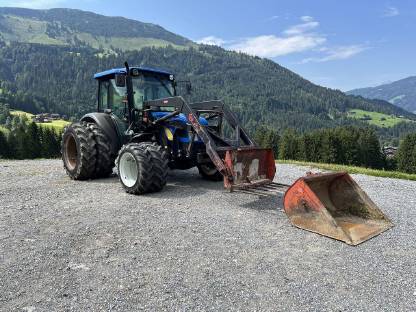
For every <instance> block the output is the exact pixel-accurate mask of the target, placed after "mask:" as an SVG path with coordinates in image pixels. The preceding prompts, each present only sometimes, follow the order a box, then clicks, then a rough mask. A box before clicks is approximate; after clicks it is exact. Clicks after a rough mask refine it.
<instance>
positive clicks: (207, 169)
mask: <svg viewBox="0 0 416 312" xmlns="http://www.w3.org/2000/svg"><path fill="white" fill-rule="evenodd" d="M201 169H202V171H203V172H204V173H205V174H206V175H209V176H213V175H214V174H216V173H217V168H216V167H215V166H211V165H201Z"/></svg>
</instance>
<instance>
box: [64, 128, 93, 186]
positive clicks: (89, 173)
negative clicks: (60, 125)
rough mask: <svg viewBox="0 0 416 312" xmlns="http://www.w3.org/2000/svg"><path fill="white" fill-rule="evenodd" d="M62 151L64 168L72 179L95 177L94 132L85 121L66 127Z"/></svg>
mask: <svg viewBox="0 0 416 312" xmlns="http://www.w3.org/2000/svg"><path fill="white" fill-rule="evenodd" d="M61 153H62V160H63V163H64V168H65V170H66V172H67V174H68V175H69V177H70V178H71V179H73V180H87V179H91V178H93V177H94V173H95V172H94V171H95V165H96V161H97V151H96V147H95V141H94V136H93V133H92V132H91V131H90V130H89V129H88V126H87V124H86V123H85V122H75V123H73V124H71V125H69V126H68V127H66V128H65V130H64V134H63V136H62V146H61Z"/></svg>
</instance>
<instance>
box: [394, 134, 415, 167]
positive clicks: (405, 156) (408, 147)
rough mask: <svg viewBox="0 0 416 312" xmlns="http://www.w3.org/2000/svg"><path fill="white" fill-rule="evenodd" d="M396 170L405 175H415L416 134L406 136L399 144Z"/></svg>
mask: <svg viewBox="0 0 416 312" xmlns="http://www.w3.org/2000/svg"><path fill="white" fill-rule="evenodd" d="M397 158H398V168H399V170H400V171H403V172H407V173H416V133H413V134H408V135H407V136H406V137H405V138H404V140H403V141H402V143H401V144H400V147H399V151H398V156H397Z"/></svg>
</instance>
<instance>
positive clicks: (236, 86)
mask: <svg viewBox="0 0 416 312" xmlns="http://www.w3.org/2000/svg"><path fill="white" fill-rule="evenodd" d="M9 10H11V11H9ZM20 11H21V10H20V9H1V10H0V12H3V13H2V14H3V15H4V16H5V17H4V18H7V14H11V12H14V13H13V14H17V13H16V12H20ZM5 12H9V13H7V14H6V13H5ZM21 12H27V15H28V16H29V17H30V18H29V17H28V16H26V17H25V15H24V14H23V13H21V14H20V16H22V17H21V18H25V21H27V20H28V19H31V18H33V19H34V20H40V19H42V20H47V19H48V18H50V20H53V21H54V23H58V22H59V23H58V24H59V25H61V26H60V27H61V28H62V27H68V28H71V31H72V32H76V33H77V29H78V30H79V29H81V28H82V27H81V26H77V25H79V24H77V23H80V22H81V21H82V20H77V18H78V19H79V18H80V17H79V16H80V15H85V16H92V17H91V19H92V20H97V21H100V23H103V24H105V20H106V19H107V17H103V16H99V15H96V14H93V13H87V12H81V11H76V10H66V9H65V10H63V9H62V10H61V9H56V10H49V11H34V10H22V11H21ZM59 12H60V13H59ZM58 13H59V14H58ZM60 14H61V15H63V16H61V15H60ZM33 16H34V17H33ZM45 16H53V18H52V17H45ZM60 16H61V17H60ZM108 19H109V20H108V24H107V25H103V30H102V31H103V32H100V31H101V30H99V29H97V30H94V29H95V28H94V27H93V28H91V33H93V32H94V31H97V32H96V33H95V35H96V36H101V35H103V36H104V35H106V33H105V32H104V29H107V31H108V35H109V36H112V35H127V34H124V31H122V30H113V29H115V27H113V26H114V23H113V20H112V18H108ZM116 19H118V18H116ZM120 19H121V20H123V21H125V23H133V24H134V23H136V22H135V21H129V20H124V19H122V18H120ZM110 21H111V23H110ZM137 23H138V24H137V25H141V24H142V23H140V22H137ZM88 24H93V23H92V22H91V23H88ZM98 25H99V23H98V22H97V23H96V26H97V27H98ZM144 25H147V24H144ZM104 26H105V27H104ZM77 27H80V28H77ZM155 27H156V26H155ZM157 27H158V26H157ZM121 28H122V27H121ZM121 28H120V29H121ZM26 29H28V27H26ZM82 29H83V30H84V31H85V29H89V28H82ZM126 29H129V28H128V27H127V28H126ZM157 29H159V28H157ZM160 29H161V28H160ZM112 31H114V32H112ZM119 31H120V32H121V33H118V32H119ZM26 32H27V31H26ZM26 32H25V31H22V34H24V33H26ZM139 33H140V34H141V36H142V37H144V35H145V34H146V32H143V33H142V32H141V30H140V29H137V34H139ZM162 33H163V32H162ZM149 36H150V35H149ZM152 36H156V35H155V34H153V35H152ZM161 36H162V35H161ZM166 36H168V34H166ZM104 38H107V37H105V36H104ZM158 38H162V37H158ZM180 38H182V37H178V38H177V40H180ZM165 39H167V38H165ZM165 39H160V40H165ZM158 40H159V39H158ZM169 40H174V39H169ZM182 40H184V41H183V42H182V44H183V45H180V46H179V45H178V44H179V43H181V42H180V41H176V43H173V44H172V45H168V46H165V47H160V46H159V47H144V48H143V47H142V48H140V49H135V50H132V51H126V50H125V49H124V50H123V49H121V47H118V46H117V47H114V46H113V47H112V51H108V50H107V49H106V48H105V47H101V48H99V49H97V48H93V47H91V46H90V45H86V44H80V45H77V44H72V43H71V44H68V45H55V44H36V43H24V42H16V41H15V40H3V42H0V88H1V91H0V102H3V103H8V104H10V106H11V107H13V108H19V109H22V110H25V111H28V112H32V113H37V112H54V113H60V114H64V115H68V116H71V117H74V118H79V117H80V116H81V115H82V114H84V113H86V112H89V111H92V110H94V109H95V107H96V94H97V92H96V83H95V82H94V80H93V79H92V76H93V74H94V73H96V72H99V71H102V70H105V69H108V68H112V67H120V66H122V64H123V63H124V61H126V60H127V61H128V62H129V63H130V64H131V65H145V66H151V67H158V68H163V69H166V70H170V71H172V72H174V73H176V75H177V78H178V79H179V80H184V79H190V80H191V81H192V82H193V89H194V93H193V95H192V100H193V101H199V100H209V99H222V100H224V101H225V102H226V104H228V105H230V106H231V108H232V109H233V110H234V111H236V112H237V114H238V115H239V116H240V118H241V119H242V121H243V123H244V124H245V126H246V127H247V128H248V129H249V130H250V131H254V130H255V129H256V128H257V127H258V126H259V125H266V126H269V127H271V128H273V129H276V130H279V131H280V130H283V129H286V128H295V129H297V130H299V131H301V132H303V131H307V130H311V129H317V128H328V127H336V126H340V125H364V126H366V125H367V124H366V123H364V122H363V121H360V120H354V119H350V118H348V117H347V114H346V112H347V111H348V110H349V109H352V108H360V109H363V110H368V111H378V112H383V113H387V114H394V115H404V116H406V117H407V118H409V119H413V120H414V119H416V116H415V115H413V114H411V113H409V112H406V111H405V110H403V109H400V108H398V107H396V106H394V105H391V104H390V103H388V102H385V101H379V100H377V101H372V100H367V99H364V98H362V97H356V96H347V95H345V94H344V93H342V92H341V91H337V90H331V89H328V88H324V87H320V86H317V85H314V84H313V83H311V82H309V81H307V80H305V79H303V78H302V77H300V76H299V75H297V74H295V73H293V72H291V71H289V70H287V69H286V68H284V67H282V66H280V65H278V64H277V63H275V62H273V61H271V60H267V59H261V58H259V57H252V56H248V55H245V54H241V53H236V52H231V51H226V50H224V49H222V48H219V47H214V46H205V45H197V44H189V46H186V47H185V45H187V44H188V42H189V41H187V40H186V39H183V38H182ZM178 47H179V48H178ZM378 131H379V134H380V135H382V136H383V137H384V138H392V137H396V138H397V137H399V136H400V135H402V134H403V133H407V132H411V131H416V123H414V122H408V123H401V124H399V125H397V126H395V127H393V128H388V129H378Z"/></svg>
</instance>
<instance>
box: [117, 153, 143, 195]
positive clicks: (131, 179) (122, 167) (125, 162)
mask: <svg viewBox="0 0 416 312" xmlns="http://www.w3.org/2000/svg"><path fill="white" fill-rule="evenodd" d="M119 172H120V179H121V182H123V184H124V185H125V186H127V187H132V186H133V185H135V184H136V181H137V176H138V174H139V171H138V168H137V162H136V158H134V156H133V154H131V153H129V152H125V153H123V155H121V158H120V163H119Z"/></svg>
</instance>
